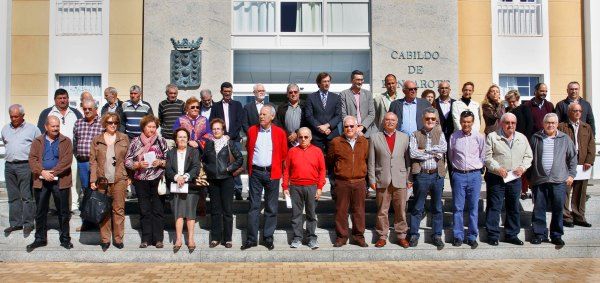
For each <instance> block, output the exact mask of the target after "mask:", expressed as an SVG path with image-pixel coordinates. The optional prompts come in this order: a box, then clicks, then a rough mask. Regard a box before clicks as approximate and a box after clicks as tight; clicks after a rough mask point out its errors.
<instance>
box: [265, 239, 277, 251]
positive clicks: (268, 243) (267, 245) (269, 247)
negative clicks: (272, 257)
mask: <svg viewBox="0 0 600 283" xmlns="http://www.w3.org/2000/svg"><path fill="white" fill-rule="evenodd" d="M265 247H267V249H269V250H270V251H271V250H273V249H274V248H275V245H273V242H271V241H269V242H265Z"/></svg>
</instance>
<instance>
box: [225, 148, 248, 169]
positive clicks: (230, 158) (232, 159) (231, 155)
mask: <svg viewBox="0 0 600 283" xmlns="http://www.w3.org/2000/svg"><path fill="white" fill-rule="evenodd" d="M227 151H228V152H229V163H233V162H235V157H233V154H231V147H230V146H229V144H228V145H227ZM242 173H244V166H240V168H238V169H236V170H235V171H233V172H231V175H233V177H236V176H239V175H240V174H242Z"/></svg>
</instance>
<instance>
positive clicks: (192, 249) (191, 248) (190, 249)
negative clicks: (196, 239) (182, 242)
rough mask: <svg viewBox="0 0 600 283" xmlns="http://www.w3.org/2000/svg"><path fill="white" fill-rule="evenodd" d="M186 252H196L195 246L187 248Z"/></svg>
mask: <svg viewBox="0 0 600 283" xmlns="http://www.w3.org/2000/svg"><path fill="white" fill-rule="evenodd" d="M188 250H189V251H190V253H193V252H194V250H196V245H193V246H188Z"/></svg>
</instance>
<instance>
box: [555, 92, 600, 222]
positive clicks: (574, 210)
mask: <svg viewBox="0 0 600 283" xmlns="http://www.w3.org/2000/svg"><path fill="white" fill-rule="evenodd" d="M582 110H583V108H582V106H581V104H579V103H575V102H573V103H571V104H569V107H568V110H567V112H568V113H567V116H568V117H569V120H568V121H565V122H562V123H560V124H558V130H559V131H561V132H563V133H565V134H567V136H569V137H570V138H571V140H572V141H573V143H574V144H575V149H576V150H577V165H582V166H583V170H590V168H592V166H593V165H594V159H595V157H596V144H595V141H594V132H593V130H592V127H591V126H590V125H589V124H586V123H585V122H583V121H581V117H582ZM587 184H588V180H576V181H573V185H571V186H567V198H566V199H565V205H564V209H563V222H564V224H563V225H564V226H566V227H573V226H574V225H577V226H582V227H592V224H590V223H588V222H587V221H586V219H585V199H586V191H587ZM571 191H573V194H572V195H571ZM569 206H570V209H569Z"/></svg>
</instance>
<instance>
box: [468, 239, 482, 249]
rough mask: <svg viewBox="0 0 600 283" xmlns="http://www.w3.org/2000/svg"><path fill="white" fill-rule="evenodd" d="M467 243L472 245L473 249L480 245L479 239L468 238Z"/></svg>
mask: <svg viewBox="0 0 600 283" xmlns="http://www.w3.org/2000/svg"><path fill="white" fill-rule="evenodd" d="M467 245H469V246H471V249H472V250H474V249H476V248H477V247H478V246H479V243H477V240H467Z"/></svg>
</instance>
